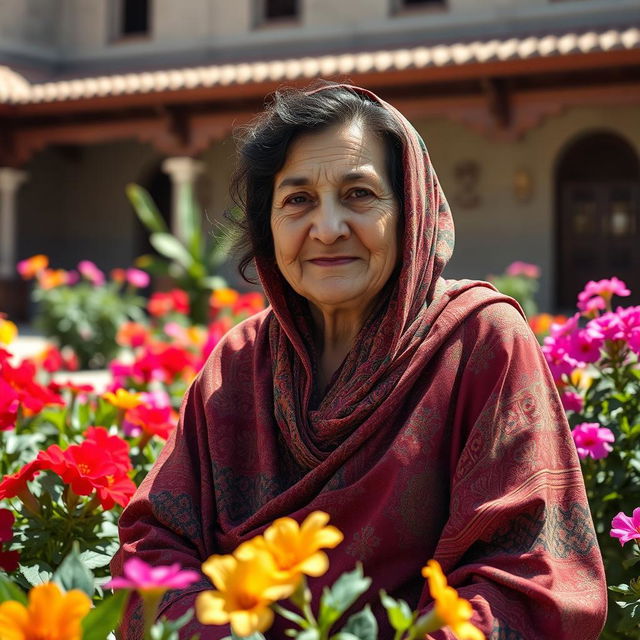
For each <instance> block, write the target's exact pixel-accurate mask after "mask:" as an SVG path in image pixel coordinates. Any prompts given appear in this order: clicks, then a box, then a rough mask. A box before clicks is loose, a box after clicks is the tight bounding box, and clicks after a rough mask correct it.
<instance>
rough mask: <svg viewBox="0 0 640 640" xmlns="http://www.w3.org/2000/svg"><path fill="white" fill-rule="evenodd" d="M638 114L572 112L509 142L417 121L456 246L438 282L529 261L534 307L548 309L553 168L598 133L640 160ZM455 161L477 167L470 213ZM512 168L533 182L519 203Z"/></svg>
mask: <svg viewBox="0 0 640 640" xmlns="http://www.w3.org/2000/svg"><path fill="white" fill-rule="evenodd" d="M639 115H640V114H639V113H638V109H637V108H633V107H601V108H596V107H589V108H586V107H584V108H573V109H569V110H567V111H565V112H564V113H563V114H561V115H559V116H557V117H553V118H549V119H547V120H546V121H544V122H543V123H542V124H541V125H540V126H538V127H536V128H535V129H533V130H531V131H529V132H528V133H527V134H526V135H525V136H524V137H523V138H522V139H521V140H518V141H516V142H500V141H496V140H490V139H488V138H485V137H484V136H481V135H479V134H477V133H474V132H472V131H470V130H469V129H467V128H466V127H463V126H462V125H458V124H455V123H453V122H450V121H447V120H444V119H431V120H424V121H416V122H415V124H416V127H417V129H418V131H419V132H420V133H421V134H422V135H423V137H424V139H425V142H426V143H427V147H428V148H429V151H430V155H431V160H432V162H433V165H434V167H435V169H436V172H437V174H438V177H439V178H440V181H441V183H442V187H443V189H444V192H445V194H446V195H447V198H448V200H449V203H450V205H451V209H452V211H453V216H454V221H455V225H456V247H455V251H454V254H453V258H452V260H451V261H450V263H449V265H448V267H447V270H446V272H445V276H447V277H450V278H479V279H484V278H485V277H486V276H487V274H490V273H501V272H502V271H503V270H504V268H505V267H506V266H507V265H509V264H510V263H511V262H513V261H515V260H524V261H525V262H533V263H535V264H537V265H539V266H540V267H541V269H542V278H541V287H540V291H539V294H538V302H539V304H540V307H541V309H544V310H551V309H553V302H554V290H553V285H554V282H555V277H556V274H555V269H556V265H555V260H556V255H555V247H554V244H555V232H556V227H555V216H556V212H555V211H554V206H555V204H554V198H555V166H556V162H557V160H558V159H559V156H560V155H561V153H562V152H563V150H564V149H565V148H566V146H567V145H568V144H570V143H571V142H573V141H574V140H575V139H577V138H578V137H581V136H583V135H586V134H589V133H590V132H593V131H596V130H603V129H604V130H608V131H611V132H614V133H617V134H618V135H620V136H621V137H623V138H624V139H625V140H626V141H627V142H628V143H629V144H630V145H631V146H632V147H634V148H635V150H636V152H637V153H638V154H639V155H640V128H639V127H638V116H639ZM461 160H474V161H476V162H477V163H478V164H479V165H480V166H481V174H480V179H479V188H478V193H479V195H480V199H481V200H480V203H479V205H478V206H477V207H475V208H472V209H465V208H463V207H462V206H460V204H459V196H458V194H457V191H456V190H457V189H458V186H457V183H456V179H455V176H454V167H455V165H456V164H457V163H458V162H460V161H461ZM594 162H597V158H594ZM519 168H523V169H526V170H528V171H529V172H530V173H531V176H532V178H533V194H532V197H531V199H530V200H529V201H528V202H525V203H521V202H518V200H517V199H516V198H515V195H514V193H513V177H514V172H515V171H516V170H517V169H519ZM607 275H615V274H607ZM603 277H604V276H603Z"/></svg>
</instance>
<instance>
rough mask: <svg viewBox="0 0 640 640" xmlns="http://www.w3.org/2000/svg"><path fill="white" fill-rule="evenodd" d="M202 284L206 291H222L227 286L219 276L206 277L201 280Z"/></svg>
mask: <svg viewBox="0 0 640 640" xmlns="http://www.w3.org/2000/svg"><path fill="white" fill-rule="evenodd" d="M202 284H203V285H204V286H205V287H206V288H207V289H211V290H214V289H224V288H226V286H227V281H226V280H225V279H224V278H222V277H220V276H208V277H206V278H203V279H202Z"/></svg>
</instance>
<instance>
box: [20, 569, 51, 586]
mask: <svg viewBox="0 0 640 640" xmlns="http://www.w3.org/2000/svg"><path fill="white" fill-rule="evenodd" d="M19 571H20V573H21V574H22V576H23V578H24V579H25V581H26V582H27V584H28V585H29V586H30V587H35V586H36V585H37V584H42V583H43V582H49V580H51V576H52V575H53V572H52V571H51V570H50V567H49V566H48V565H46V564H45V563H38V564H36V565H33V566H30V567H25V566H22V565H20V569H19Z"/></svg>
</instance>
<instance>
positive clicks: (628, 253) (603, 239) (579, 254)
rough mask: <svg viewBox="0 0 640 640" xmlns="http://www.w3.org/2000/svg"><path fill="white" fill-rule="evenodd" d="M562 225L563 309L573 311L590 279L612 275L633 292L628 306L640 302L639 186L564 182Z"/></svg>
mask: <svg viewBox="0 0 640 640" xmlns="http://www.w3.org/2000/svg"><path fill="white" fill-rule="evenodd" d="M559 222H560V229H559V231H560V238H559V240H560V242H559V246H558V250H559V261H558V263H559V267H560V268H559V273H558V276H559V278H558V284H559V287H558V293H559V295H558V303H559V306H560V307H561V308H563V309H572V308H573V307H575V304H576V299H577V295H578V293H579V292H580V291H581V290H582V289H583V288H584V285H585V284H586V282H587V281H589V280H601V279H603V278H610V277H612V276H617V277H618V278H620V279H621V280H624V282H626V283H627V285H628V287H629V288H630V289H631V292H632V297H631V298H627V299H626V300H625V302H626V303H634V304H640V185H639V184H638V182H637V181H628V180H627V181H625V180H621V181H614V180H609V181H604V182H596V181H585V182H578V181H576V182H566V183H564V184H562V185H561V197H560V221H559ZM618 300H620V299H618Z"/></svg>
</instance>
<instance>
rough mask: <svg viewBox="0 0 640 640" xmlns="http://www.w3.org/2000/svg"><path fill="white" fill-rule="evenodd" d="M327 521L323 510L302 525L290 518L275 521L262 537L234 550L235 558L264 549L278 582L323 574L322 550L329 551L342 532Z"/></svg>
mask: <svg viewBox="0 0 640 640" xmlns="http://www.w3.org/2000/svg"><path fill="white" fill-rule="evenodd" d="M327 522H329V514H328V513H325V512H324V511H314V512H313V513H310V514H309V515H308V516H307V517H306V518H305V520H304V522H303V523H302V525H300V526H298V523H297V522H296V521H295V520H294V519H293V518H279V519H278V520H276V521H275V522H274V523H273V524H272V525H271V526H270V527H269V528H267V529H266V530H265V532H264V534H263V535H262V536H257V537H256V538H253V539H252V540H249V541H248V542H245V543H244V544H241V545H240V546H239V547H238V549H236V556H237V557H239V558H242V557H245V556H246V555H248V554H251V553H252V552H253V551H252V550H253V549H254V548H257V549H264V550H266V551H268V552H269V553H270V554H271V555H272V556H273V559H274V561H275V563H276V566H277V568H278V571H279V572H280V577H281V579H289V580H297V579H299V578H300V576H301V574H303V573H304V574H306V575H308V576H313V577H318V576H321V575H323V574H325V573H326V571H327V569H328V568H329V559H328V558H327V554H326V553H324V551H320V549H322V548H328V549H333V548H334V547H335V546H337V545H338V544H340V543H341V542H342V539H343V535H342V533H341V532H340V531H339V530H338V529H337V528H336V527H332V526H329V527H327V526H325V525H326V524H327Z"/></svg>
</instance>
